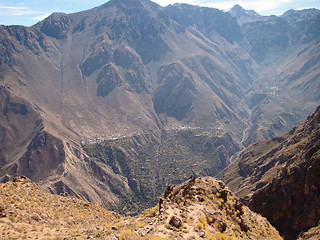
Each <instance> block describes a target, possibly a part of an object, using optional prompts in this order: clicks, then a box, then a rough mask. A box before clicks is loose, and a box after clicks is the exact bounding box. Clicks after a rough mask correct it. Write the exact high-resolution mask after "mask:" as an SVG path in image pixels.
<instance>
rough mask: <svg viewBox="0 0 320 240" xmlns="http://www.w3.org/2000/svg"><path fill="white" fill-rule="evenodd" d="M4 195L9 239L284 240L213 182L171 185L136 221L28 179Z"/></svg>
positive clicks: (0, 221) (4, 187)
mask: <svg viewBox="0 0 320 240" xmlns="http://www.w3.org/2000/svg"><path fill="white" fill-rule="evenodd" d="M0 196H1V198H0V229H1V231H0V232H1V233H0V234H1V238H4V239H26V238H32V239H35V238H41V239H42V238H46V239H121V240H134V239H149V240H151V239H190V238H191V239H199V238H205V239H223V238H225V237H227V238H237V239H238V238H241V239H252V238H264V239H282V238H281V237H280V236H279V233H278V232H277V231H276V230H275V228H274V227H272V226H271V225H270V223H269V222H268V221H267V220H266V219H265V218H262V217H261V216H260V215H258V214H256V213H254V212H252V211H250V210H249V208H248V207H246V206H243V205H242V204H241V203H240V202H239V200H238V199H237V198H236V197H234V196H233V194H232V193H231V192H230V191H229V190H228V189H226V188H225V186H224V184H223V183H222V182H220V181H217V180H215V179H213V178H209V177H207V178H190V179H189V180H188V181H187V182H185V183H183V184H181V185H178V186H174V185H170V186H169V187H168V189H167V191H166V192H165V195H164V198H160V201H159V204H158V205H157V206H155V207H153V208H150V209H147V210H145V211H144V212H143V213H142V214H140V215H138V216H136V217H134V218H132V217H127V218H124V217H121V216H119V215H118V214H116V213H114V212H108V211H106V210H104V209H103V208H101V206H98V205H94V204H91V203H87V202H83V201H81V200H79V199H76V198H73V197H70V196H66V195H63V196H56V195H51V194H48V193H46V192H45V191H44V190H42V189H41V188H40V187H38V186H37V185H36V184H34V183H33V182H32V181H30V180H29V179H27V178H26V177H19V178H18V177H17V178H15V179H14V181H13V182H8V183H6V184H0ZM172 219H173V220H172Z"/></svg>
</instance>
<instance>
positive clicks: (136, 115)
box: [0, 0, 320, 214]
mask: <svg viewBox="0 0 320 240" xmlns="http://www.w3.org/2000/svg"><path fill="white" fill-rule="evenodd" d="M319 20H320V11H319V10H317V9H307V10H301V11H294V10H289V11H288V12H286V13H285V14H283V15H282V16H280V17H277V16H260V15H259V14H257V13H255V12H253V11H247V10H244V9H243V8H241V7H240V6H235V7H234V8H232V9H231V10H230V11H229V12H223V11H220V10H218V9H212V8H203V7H198V6H191V5H187V4H174V5H169V6H167V7H160V6H159V5H157V4H155V3H153V2H151V1H149V0H111V1H108V2H107V3H105V4H104V5H102V6H100V7H96V8H93V9H90V10H88V11H83V12H78V13H73V14H64V13H54V14H52V15H51V16H49V17H47V18H46V19H45V20H43V21H41V22H39V23H37V24H36V25H34V26H31V27H23V26H0V52H1V54H0V119H1V121H0V132H1V134H0V143H1V144H0V176H1V181H2V182H6V181H8V180H10V179H11V178H12V177H13V176H17V175H26V176H27V177H29V178H30V179H32V180H33V181H35V182H36V183H38V184H40V185H41V186H43V187H44V188H45V189H47V190H48V191H50V192H51V193H58V194H59V193H68V194H70V195H73V196H77V197H78V198H81V199H86V200H89V201H91V202H94V203H99V204H102V205H103V206H104V207H107V208H109V209H116V210H118V211H119V212H122V213H127V214H134V213H137V212H139V211H141V209H144V208H147V207H151V206H152V205H154V203H155V202H156V201H157V199H158V196H159V195H160V194H161V192H163V190H164V189H165V187H166V186H167V185H168V184H170V183H180V182H182V181H183V180H186V179H187V178H188V177H189V176H190V175H196V176H198V175H210V176H214V175H216V174H218V173H219V172H220V171H221V170H222V169H224V168H225V167H226V166H228V165H229V164H230V162H231V161H232V160H233V159H235V158H236V156H237V154H238V153H239V151H240V150H241V149H243V148H244V147H246V146H249V145H250V144H252V143H255V142H258V141H262V140H265V139H269V138H272V137H274V136H276V135H279V134H282V133H284V132H286V131H288V130H289V129H290V128H292V127H293V126H295V125H296V124H298V123H301V122H303V121H304V119H305V117H306V116H307V115H308V114H311V113H312V112H313V111H314V109H315V108H316V106H317V105H319V103H320V96H319V90H320V81H319V77H320V61H319V50H320V49H319V48H320V29H319V28H320V27H319V24H318V23H319ZM138 203H139V204H138Z"/></svg>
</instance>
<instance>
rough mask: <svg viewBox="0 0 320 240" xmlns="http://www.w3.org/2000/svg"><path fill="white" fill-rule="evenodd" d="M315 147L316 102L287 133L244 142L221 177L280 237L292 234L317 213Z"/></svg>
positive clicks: (319, 142) (319, 116) (319, 138)
mask: <svg viewBox="0 0 320 240" xmlns="http://www.w3.org/2000/svg"><path fill="white" fill-rule="evenodd" d="M319 147H320V107H318V108H317V110H316V112H315V113H314V114H313V115H312V116H310V117H308V120H307V121H306V122H305V123H303V124H301V125H298V126H297V127H295V128H294V129H292V130H291V131H290V132H289V133H287V134H285V135H282V136H280V137H276V138H273V139H271V140H269V141H266V142H261V143H257V144H254V145H252V146H250V147H249V148H247V149H246V150H245V151H244V152H243V153H242V154H241V155H240V157H239V159H237V160H236V161H235V162H233V163H232V164H230V165H229V166H228V167H227V168H226V169H225V170H224V172H223V174H222V179H223V180H224V181H226V183H227V185H228V186H229V187H230V188H231V189H232V190H233V191H236V192H237V195H238V196H239V197H241V198H243V200H244V201H246V202H247V203H248V205H249V206H250V208H251V209H253V210H254V211H257V212H259V213H261V214H262V215H263V216H265V217H266V218H267V219H268V220H269V221H270V222H271V223H272V224H273V225H274V226H275V227H276V228H277V229H278V230H279V231H280V233H281V234H282V235H284V236H285V238H286V239H296V237H297V235H298V234H299V233H300V232H303V231H307V230H308V229H309V228H311V227H315V226H317V225H318V222H319V219H320V209H319V202H320V195H319V169H320V165H319V163H320V157H319V156H320V155H319V153H320V150H319V149H320V148H319ZM305 235H308V234H307V233H306V234H305ZM317 237H319V235H315V238H317Z"/></svg>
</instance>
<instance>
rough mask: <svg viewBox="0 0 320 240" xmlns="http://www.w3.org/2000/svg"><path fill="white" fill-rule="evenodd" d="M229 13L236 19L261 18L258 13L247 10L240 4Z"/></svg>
mask: <svg viewBox="0 0 320 240" xmlns="http://www.w3.org/2000/svg"><path fill="white" fill-rule="evenodd" d="M229 13H230V14H231V16H233V17H235V18H241V17H252V16H260V15H259V14H258V13H257V12H256V11H254V10H246V9H244V8H243V7H241V6H240V5H239V4H236V5H234V6H233V8H231V9H230V10H229Z"/></svg>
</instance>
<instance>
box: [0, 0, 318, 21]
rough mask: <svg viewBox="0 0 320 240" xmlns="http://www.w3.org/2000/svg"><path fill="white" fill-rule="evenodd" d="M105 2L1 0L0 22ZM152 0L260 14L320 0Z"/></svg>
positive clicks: (313, 4) (315, 4)
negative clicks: (241, 8)
mask: <svg viewBox="0 0 320 240" xmlns="http://www.w3.org/2000/svg"><path fill="white" fill-rule="evenodd" d="M119 1H120V0H119ZM105 2H107V0H0V24H4V25H14V24H15V25H25V26H31V25H33V24H35V23H37V22H38V21H41V20H43V19H44V18H45V17H47V16H48V15H50V14H51V13H53V12H64V13H72V12H78V11H82V10H87V9H90V8H93V7H97V6H100V5H102V4H104V3H105ZM154 2H157V3H158V4H160V5H161V6H166V5H168V4H174V3H176V2H178V3H188V4H192V5H200V6H208V7H213V8H219V9H222V10H229V9H230V8H231V7H232V6H234V5H235V4H239V5H241V6H242V7H244V8H245V9H253V10H255V11H257V12H258V13H259V14H261V15H271V14H275V15H281V14H282V13H284V12H285V11H287V10H289V9H297V10H299V9H304V8H317V9H320V0H181V1H179V0H154Z"/></svg>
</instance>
